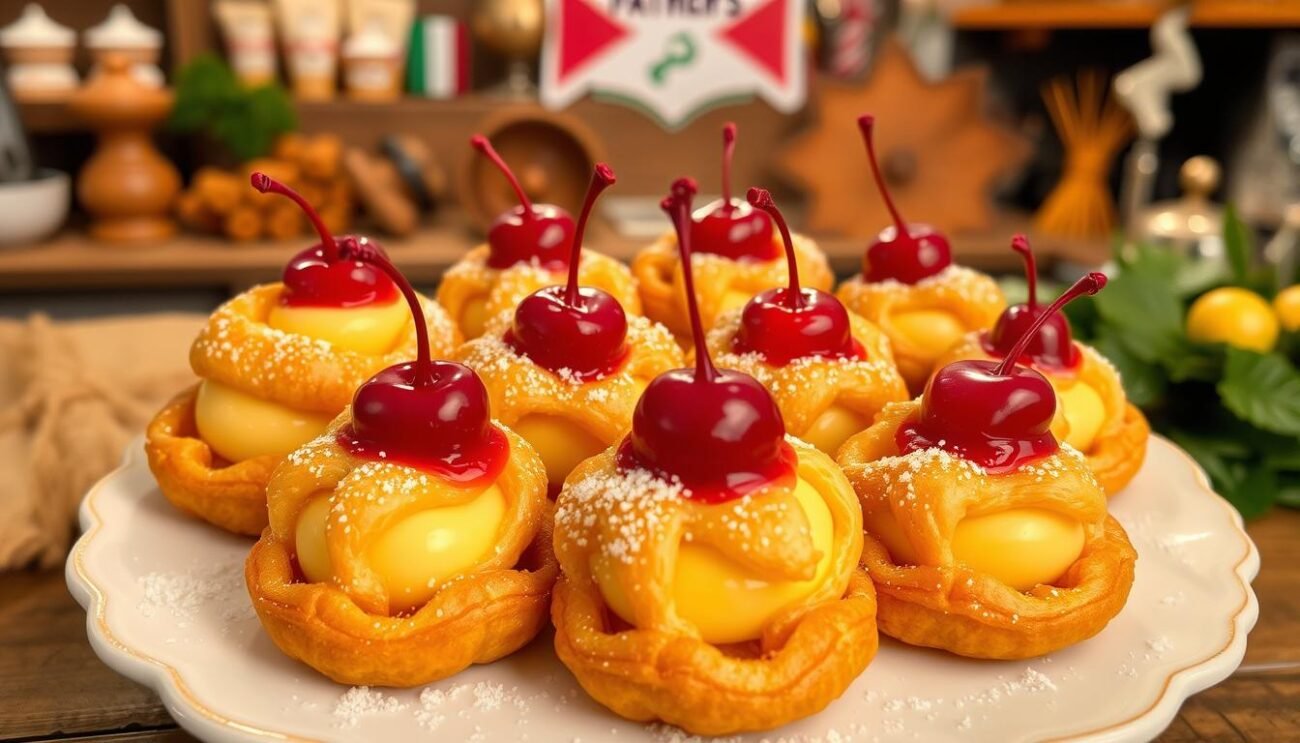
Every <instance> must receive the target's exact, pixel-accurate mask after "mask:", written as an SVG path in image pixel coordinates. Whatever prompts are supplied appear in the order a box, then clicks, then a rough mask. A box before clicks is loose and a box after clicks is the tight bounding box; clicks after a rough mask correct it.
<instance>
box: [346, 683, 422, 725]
mask: <svg viewBox="0 0 1300 743" xmlns="http://www.w3.org/2000/svg"><path fill="white" fill-rule="evenodd" d="M406 707H407V705H405V704H403V703H402V702H401V701H399V700H398V699H397V698H396V697H391V696H388V695H387V694H383V693H381V692H378V691H375V690H373V689H371V688H370V687H368V686H354V687H352V688H351V689H348V690H347V691H345V692H343V695H342V696H340V697H339V699H338V701H337V702H335V703H334V712H333V714H334V719H335V722H336V724H337V725H338V726H339V727H345V728H352V727H356V726H357V723H359V722H360V721H361V720H362V719H363V718H366V717H373V716H375V715H391V714H395V713H397V712H401V711H402V710H404V709H406Z"/></svg>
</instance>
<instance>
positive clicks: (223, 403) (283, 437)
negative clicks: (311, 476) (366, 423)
mask: <svg viewBox="0 0 1300 743" xmlns="http://www.w3.org/2000/svg"><path fill="white" fill-rule="evenodd" d="M333 417H334V416H332V415H323V414H320V413H307V412H303V411H300V410H294V409H292V408H289V407H285V406H284V405H280V404H279V403H274V402H270V401H267V400H263V399H261V398H259V397H253V396H252V395H248V394H245V393H243V392H240V391H239V390H236V389H234V388H233V387H227V386H226V385H224V384H220V383H218V382H213V381H212V380H210V379H205V380H203V382H202V383H200V384H199V392H198V398H197V399H196V400H195V404H194V423H195V425H196V426H197V427H198V431H199V437H200V438H202V439H203V440H204V441H205V442H207V444H208V446H210V447H212V450H213V451H215V452H216V453H217V454H219V455H221V457H222V458H223V459H225V460H227V461H230V462H242V461H244V460H246V459H252V458H253V457H258V456H262V455H264V454H270V455H272V456H276V457H283V456H286V455H287V454H289V452H291V451H293V450H294V449H297V448H298V447H300V446H302V445H303V444H305V443H307V442H308V441H311V440H312V439H314V438H316V437H317V436H319V435H321V433H323V432H324V431H325V427H326V426H327V425H328V424H329V422H330V420H331V419H332V418H333Z"/></svg>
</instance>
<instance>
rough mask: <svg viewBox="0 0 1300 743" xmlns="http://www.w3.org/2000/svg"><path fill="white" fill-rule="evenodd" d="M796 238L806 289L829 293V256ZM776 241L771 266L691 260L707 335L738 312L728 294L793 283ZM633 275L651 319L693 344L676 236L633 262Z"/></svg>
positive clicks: (702, 257) (706, 257)
mask: <svg viewBox="0 0 1300 743" xmlns="http://www.w3.org/2000/svg"><path fill="white" fill-rule="evenodd" d="M792 237H793V239H794V252H795V262H796V263H797V264H798V266H799V280H800V282H801V283H802V284H803V285H804V286H806V287H810V288H813V289H821V290H822V291H830V288H831V285H832V284H833V283H834V281H835V276H834V274H832V273H831V269H830V264H829V263H827V261H826V255H825V254H824V253H822V251H821V249H819V248H818V247H817V243H816V242H814V241H813V239H812V238H810V237H806V236H804V235H798V234H795V235H792ZM772 240H773V241H774V242H775V243H776V244H777V245H778V246H780V249H779V250H778V251H776V252H777V257H775V258H773V259H771V260H768V261H735V260H732V259H730V258H725V257H722V256H717V255H712V254H709V253H700V252H696V253H694V254H693V255H692V257H691V260H692V266H693V267H694V269H695V292H696V298H697V299H698V301H699V305H700V319H701V320H702V321H703V324H704V329H705V330H709V329H711V328H713V326H714V325H716V324H717V322H718V318H719V316H720V315H722V314H723V313H724V312H726V311H727V310H729V309H734V305H731V303H730V302H729V301H728V300H727V295H728V294H737V293H738V294H740V295H742V296H744V298H745V299H749V298H750V297H752V296H754V295H755V294H758V293H759V292H761V291H763V290H765V289H772V288H774V287H779V286H785V285H786V284H787V283H788V282H789V273H790V272H789V269H788V267H787V262H786V257H785V248H784V244H783V243H782V241H781V236H780V234H779V233H777V232H776V231H775V230H774V231H773V235H772ZM632 275H634V276H636V280H637V283H638V284H639V286H640V290H641V301H642V303H643V304H644V305H645V315H646V317H648V318H650V319H651V320H654V321H656V322H660V323H663V324H664V326H666V327H667V328H668V329H669V330H671V331H672V332H673V335H676V336H677V337H678V338H689V337H690V335H691V321H690V316H689V314H687V311H686V289H685V285H684V284H683V278H682V266H681V258H680V257H679V255H678V251H677V237H676V235H674V234H672V233H671V232H669V233H667V234H665V235H664V236H663V237H661V238H659V239H658V240H656V241H655V242H653V243H651V244H650V245H648V246H646V247H645V248H644V249H643V250H642V251H641V252H640V253H637V255H636V258H634V259H633V260H632Z"/></svg>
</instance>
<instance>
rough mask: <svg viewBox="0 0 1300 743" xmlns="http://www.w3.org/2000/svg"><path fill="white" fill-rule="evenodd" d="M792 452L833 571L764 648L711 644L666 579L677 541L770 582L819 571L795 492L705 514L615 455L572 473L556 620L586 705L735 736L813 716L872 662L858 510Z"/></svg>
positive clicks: (870, 594) (835, 481)
mask: <svg viewBox="0 0 1300 743" xmlns="http://www.w3.org/2000/svg"><path fill="white" fill-rule="evenodd" d="M789 441H791V443H792V445H793V446H795V448H796V451H797V452H798V456H799V465H798V474H799V477H800V478H801V479H803V480H805V481H807V482H808V483H809V484H811V485H812V487H813V488H814V489H815V490H816V491H817V492H818V493H819V494H821V495H822V496H823V498H824V499H825V503H826V505H827V506H828V508H829V509H830V511H831V516H832V519H833V533H834V541H833V543H832V544H833V545H834V547H833V549H832V552H831V556H830V558H829V559H830V562H829V565H830V568H829V570H828V571H827V574H826V578H825V579H824V580H823V582H822V583H821V584H820V585H819V586H818V587H817V588H816V589H815V590H814V591H813V592H812V593H811V594H810V595H808V596H807V597H806V598H805V599H804V600H802V601H799V602H796V604H795V605H792V606H788V607H786V608H785V609H783V610H781V611H779V612H778V613H777V614H776V615H774V616H773V617H772V618H771V620H770V621H769V622H768V624H767V625H766V626H765V627H764V629H763V631H762V636H761V638H760V639H758V640H751V641H747V642H742V643H737V644H728V645H713V644H710V643H708V642H706V641H705V640H704V639H703V638H702V637H701V636H700V634H699V631H698V630H697V629H696V628H695V626H694V625H692V624H690V623H689V622H687V621H685V620H683V619H682V618H681V617H680V616H678V614H677V612H676V609H675V605H674V600H673V599H672V596H671V594H670V593H669V588H670V586H669V583H671V579H670V577H669V576H670V574H671V573H670V571H671V570H672V566H673V565H674V564H675V561H676V555H677V552H678V550H679V545H680V544H681V543H682V541H683V539H689V540H690V541H692V542H695V543H704V544H708V545H710V546H712V547H713V548H715V549H717V550H719V551H721V552H722V553H723V554H724V555H725V556H726V557H727V558H729V559H731V560H734V561H736V562H738V563H740V564H741V565H744V566H746V567H749V568H751V569H754V570H757V571H760V572H762V573H764V574H768V575H777V576H782V577H785V575H784V574H785V573H788V572H790V571H796V572H797V571H798V570H799V569H801V567H802V568H808V567H809V566H810V565H815V564H816V562H817V560H818V559H819V557H820V556H819V555H818V554H817V553H816V551H815V550H814V549H813V548H812V543H811V538H809V537H808V534H807V529H806V524H807V522H806V521H803V519H804V512H803V511H802V510H801V509H799V508H797V507H796V508H789V505H790V503H791V502H792V499H793V497H794V496H793V495H792V493H791V492H790V489H788V488H779V489H775V490H774V491H769V492H767V493H764V494H762V495H754V496H749V497H748V498H746V499H742V501H743V502H745V505H744V506H740V505H738V503H740V502H739V501H731V502H727V503H722V504H716V505H707V504H701V503H697V502H694V501H691V500H688V499H685V498H683V497H682V496H681V490H680V487H681V486H680V485H674V484H671V483H667V482H665V481H663V480H658V479H657V478H655V477H654V476H653V475H651V474H650V473H649V472H646V471H644V470H635V471H632V472H628V473H620V472H619V471H618V470H617V467H616V464H615V452H614V450H613V449H611V450H609V451H607V452H605V453H604V454H602V455H600V456H598V457H593V458H591V459H588V460H587V461H586V462H584V463H583V464H582V465H580V466H579V467H578V468H577V469H575V470H574V472H573V474H572V475H571V476H570V477H569V480H568V481H567V482H566V483H565V489H564V491H563V492H562V493H561V495H560V500H559V503H558V506H557V510H556V532H555V549H556V554H557V557H558V559H559V561H560V566H561V576H560V579H559V582H558V583H557V584H556V589H555V601H554V603H553V605H552V610H551V616H552V621H553V622H554V624H555V628H556V631H555V649H556V653H557V654H558V655H559V658H560V660H561V661H562V662H563V663H564V664H565V665H566V666H567V667H568V668H569V670H570V671H572V672H573V674H574V675H575V676H576V677H577V679H578V682H579V683H580V684H581V685H582V687H583V688H584V689H585V690H586V691H587V693H588V694H590V695H591V696H592V698H594V699H595V700H596V701H598V702H600V703H601V704H603V705H605V706H606V707H608V708H609V709H611V710H613V711H614V712H615V713H617V714H619V715H621V716H623V717H625V718H628V719H630V720H637V721H649V720H655V719H658V720H663V721H665V722H668V723H670V724H673V725H677V726H679V727H681V728H683V729H685V730H688V731H690V732H691V733H694V734H698V735H728V734H732V733H737V732H741V731H747V730H761V729H768V728H773V727H776V726H779V725H782V724H785V723H787V722H790V721H792V720H796V719H799V718H802V717H806V716H808V715H811V714H814V713H816V712H817V711H819V710H821V709H823V708H824V707H825V706H826V705H827V704H829V703H830V702H832V701H833V700H835V699H836V698H837V697H839V696H840V694H842V693H843V692H844V690H845V688H847V687H848V685H849V684H850V683H852V681H853V680H854V679H855V678H857V676H858V675H859V674H860V673H861V672H862V670H863V669H864V668H866V666H867V664H868V663H870V662H871V659H872V658H873V657H874V656H875V653H876V649H877V645H878V636H877V634H876V628H875V613H876V598H875V590H874V588H873V587H872V584H871V581H870V580H869V579H868V578H867V575H866V573H865V572H864V571H863V570H861V569H860V568H858V567H857V566H856V564H855V563H856V557H857V555H858V554H859V552H860V548H861V543H860V539H859V536H860V535H859V534H856V533H854V532H855V530H860V526H861V516H860V514H859V513H858V508H857V505H856V504H855V503H853V502H852V495H851V494H850V493H849V487H848V483H847V482H845V481H844V477H843V475H842V474H841V473H840V472H839V470H838V468H837V467H836V466H835V465H834V463H833V462H832V461H831V459H830V458H829V457H827V456H826V455H824V454H822V453H821V452H819V451H817V450H815V449H813V448H812V447H810V446H808V445H807V444H804V443H802V442H799V441H797V440H795V439H789ZM792 519H793V520H792ZM801 521H802V523H803V524H804V525H805V528H804V530H803V532H802V533H801V532H800V531H799V529H798V528H797V527H798V524H799V522H801ZM738 522H739V523H738ZM728 523H729V524H731V526H730V527H728V526H727V524H728ZM778 527H793V528H778ZM759 535H762V536H761V539H762V540H766V541H761V542H760V536H759ZM751 543H752V544H751ZM760 544H762V545H763V546H762V548H761V549H760V548H758V546H759V545H760ZM599 555H604V556H606V557H608V558H609V559H608V562H609V564H610V565H611V567H610V575H611V580H613V581H615V582H617V583H618V584H619V585H621V586H623V587H624V588H623V590H624V594H625V595H626V596H627V597H628V598H629V600H630V603H631V605H632V612H633V613H634V614H635V616H636V619H637V621H636V625H635V626H632V625H629V624H628V623H627V622H625V621H623V620H622V619H620V618H619V617H618V616H617V615H615V614H614V612H613V610H612V609H611V608H610V607H609V605H608V603H607V600H606V598H605V596H604V594H603V593H602V591H601V588H600V585H599V583H598V579H597V577H596V573H595V570H596V568H595V567H594V563H595V561H596V558H597V556H599Z"/></svg>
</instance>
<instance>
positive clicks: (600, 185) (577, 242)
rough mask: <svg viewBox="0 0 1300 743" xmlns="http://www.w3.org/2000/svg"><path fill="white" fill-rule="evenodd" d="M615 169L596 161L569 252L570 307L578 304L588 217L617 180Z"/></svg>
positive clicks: (567, 295)
mask: <svg viewBox="0 0 1300 743" xmlns="http://www.w3.org/2000/svg"><path fill="white" fill-rule="evenodd" d="M615 180H616V179H615V177H614V169H613V168H611V167H609V166H608V165H606V164H605V163H596V168H595V170H593V171H592V172H591V183H589V184H587V198H586V199H584V200H583V202H582V211H581V212H579V213H578V225H577V226H576V227H575V228H574V229H573V248H572V252H571V253H570V254H569V284H568V286H567V287H565V290H564V301H565V303H566V304H568V305H569V306H570V307H576V306H577V304H578V261H579V260H580V259H581V258H582V236H583V233H585V232H586V231H587V217H589V216H591V209H592V207H593V206H595V205H596V198H597V197H599V196H600V194H601V192H603V191H604V190H605V189H607V188H609V187H610V186H612V185H614V182H615Z"/></svg>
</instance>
